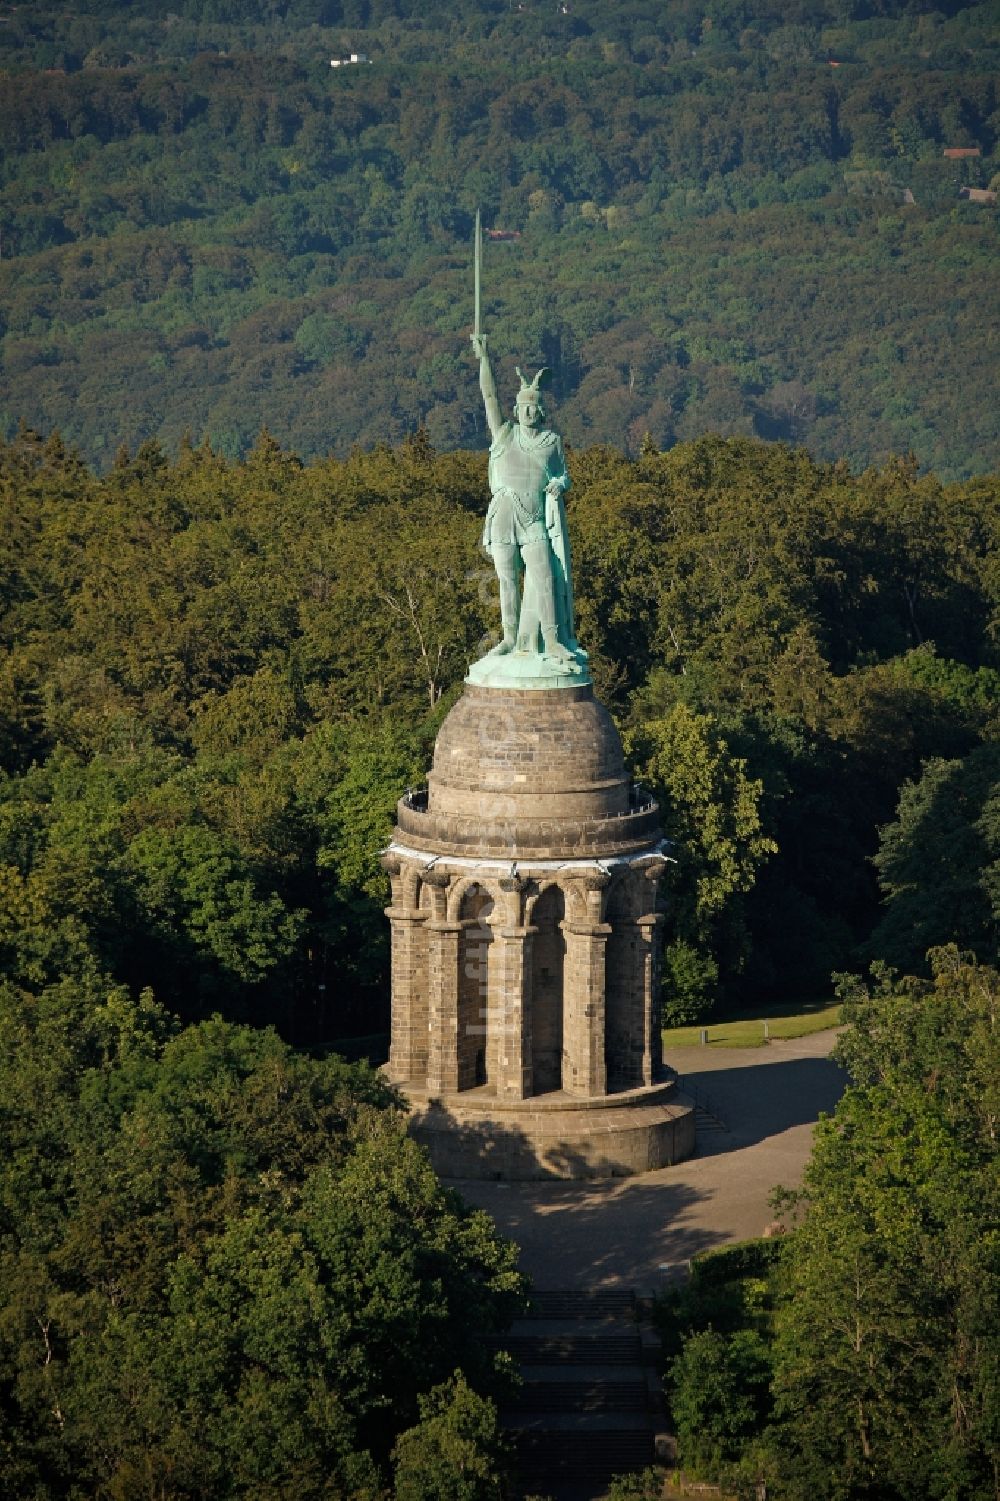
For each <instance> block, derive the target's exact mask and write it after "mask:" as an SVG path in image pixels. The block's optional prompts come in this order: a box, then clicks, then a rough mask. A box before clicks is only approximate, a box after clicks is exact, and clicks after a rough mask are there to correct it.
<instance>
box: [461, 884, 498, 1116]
mask: <svg viewBox="0 0 1000 1501" xmlns="http://www.w3.org/2000/svg"><path fill="white" fill-rule="evenodd" d="M492 912H493V899H492V897H491V896H490V894H489V892H488V891H486V890H485V888H484V887H482V886H478V885H473V886H470V887H469V889H468V891H467V892H466V893H465V895H464V897H463V898H462V906H461V910H460V912H459V921H460V922H461V924H462V932H461V934H460V935H459V943H458V1087H459V1089H474V1088H476V1086H477V1085H481V1084H488V1083H489V1067H488V1063H487V1052H486V1038H487V1030H488V1022H489V999H490V944H491V943H492V942H493V929H492V928H491V927H490V924H489V918H490V916H491V915H492Z"/></svg>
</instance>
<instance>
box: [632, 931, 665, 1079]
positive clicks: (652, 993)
mask: <svg viewBox="0 0 1000 1501" xmlns="http://www.w3.org/2000/svg"><path fill="white" fill-rule="evenodd" d="M662 922H663V916H662V914H661V913H659V912H651V913H649V915H648V916H646V917H640V918H637V919H636V924H635V926H636V930H637V933H638V940H637V942H636V957H637V964H636V971H637V973H636V979H637V981H638V984H637V989H638V990H639V996H640V997H641V1005H642V1079H641V1082H642V1083H643V1084H652V1082H653V1079H654V1077H655V1074H656V1070H657V1069H658V1068H659V1066H660V1062H661V1058H662V1052H663V1039H662V1037H661V1035H660V1006H659V968H660V966H659V947H660V941H659V940H660V935H659V931H658V930H659V927H660V924H661V923H662ZM637 999H638V997H637ZM637 1082H639V1081H637Z"/></svg>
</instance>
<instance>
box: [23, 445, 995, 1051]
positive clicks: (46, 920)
mask: <svg viewBox="0 0 1000 1501" xmlns="http://www.w3.org/2000/svg"><path fill="white" fill-rule="evenodd" d="M2 461H3V503H4V535H5V541H6V543H7V544H8V546H9V552H10V556H11V557H12V558H14V559H16V565H15V569H14V571H13V573H12V574H11V575H10V576H9V578H8V581H7V585H6V587H5V594H4V606H5V608H4V615H3V620H2V643H3V648H4V652H5V656H4V661H3V668H2V678H0V733H2V740H3V758H4V764H5V766H6V767H7V768H8V775H7V777H6V778H5V779H4V781H3V782H2V783H0V861H2V862H3V868H4V870H5V871H6V877H5V878H6V880H7V882H8V888H7V890H8V897H9V900H10V901H11V903H12V904H13V906H12V908H11V910H12V911H13V912H15V913H16V914H17V917H16V919H14V918H12V919H11V926H10V927H9V929H7V930H5V933H4V937H3V942H4V944H5V945H6V946H7V948H6V953H7V957H8V960H9V961H10V963H11V964H12V965H13V968H14V972H16V973H18V974H20V975H22V976H23V977H24V978H26V979H29V980H30V981H31V982H32V983H39V982H44V983H49V982H53V981H55V980H56V979H57V978H58V977H59V975H61V974H62V973H64V972H65V970H66V968H67V966H70V967H73V966H79V965H84V964H86V963H89V962H91V961H92V962H94V963H96V964H98V965H99V966H100V967H102V968H103V969H105V970H107V971H109V972H110V973H112V974H113V975H114V976H115V978H116V980H118V981H120V982H121V983H125V984H128V985H129V986H131V987H132V989H133V990H134V992H135V993H138V992H139V991H140V990H141V989H142V988H143V987H144V986H147V985H151V986H152V987H153V988H154V990H155V992H156V995H157V997H158V999H159V1000H160V1001H162V1002H163V1003H165V1004H166V1005H168V1006H169V1008H170V1009H171V1010H172V1011H175V1012H177V1013H179V1014H181V1015H183V1016H184V1017H186V1018H187V1019H191V1020H194V1019H198V1018H200V1017H203V1016H206V1015H210V1014H211V1013H212V1012H213V1011H215V1010H217V1009H221V1010H222V1011H223V1013H224V1014H226V1015H227V1016H230V1017H232V1018H234V1019H240V1020H247V1021H271V1022H275V1023H276V1024H277V1025H278V1026H279V1027H280V1028H281V1029H282V1030H283V1031H284V1032H285V1033H286V1035H287V1036H288V1037H289V1038H291V1039H293V1040H296V1041H298V1042H300V1043H301V1042H304V1043H323V1044H325V1043H328V1042H329V1041H330V1040H331V1038H335V1037H341V1036H343V1035H345V1034H347V1033H370V1032H376V1031H380V1030H382V1028H383V1026H384V1023H385V1008H386V996H387V992H388V987H387V974H386V966H387V949H386V932H385V929H386V923H385V920H384V918H383V916H382V912H381V907H382V904H383V901H384V898H385V882H384V877H383V874H382V872H381V870H380V869H379V867H378V863H377V855H378V851H379V849H380V848H381V847H382V846H384V844H385V843H386V842H387V839H388V834H389V831H390V829H391V827H392V815H393V809H394V806H395V800H396V798H397V797H398V796H399V795H400V794H401V792H402V791H403V789H404V788H405V787H406V786H407V785H408V784H412V785H419V783H420V782H421V780H422V778H423V777H424V775H425V773H426V768H427V765H428V762H429V757H430V751H431V747H432V743H433V737H434V734H435V732H436V729H437V726H438V724H439V723H440V720H441V717H442V715H443V713H444V712H445V711H446V710H447V708H448V707H449V706H450V704H451V703H452V702H453V701H454V696H455V695H456V694H457V693H458V692H459V691H460V687H461V682H462V678H463V676H464V673H465V670H466V666H467V663H468V662H469V661H470V660H471V659H472V658H473V657H474V656H476V655H477V654H478V653H479V651H480V650H481V649H482V646H483V644H484V642H485V641H486V640H487V639H488V633H489V632H490V630H492V629H494V628H495V625H496V610H497V606H496V599H495V595H496V587H495V576H494V572H493V569H492V566H491V565H490V563H489V562H488V560H487V559H486V558H485V557H484V556H483V555H482V554H481V553H480V551H479V549H478V538H479V533H480V528H481V517H482V512H483V497H484V493H485V490H486V475H485V456H483V455H473V454H465V453H461V452H459V453H453V454H438V453H436V452H435V451H434V449H433V448H432V447H431V446H430V445H429V444H428V442H427V440H426V437H425V435H423V434H417V435H416V437H415V438H414V439H412V440H411V441H410V442H408V443H406V444H404V445H402V447H400V448H399V449H396V450H389V449H385V448H383V449H378V450H376V451H375V452H373V453H371V454H368V455H364V454H362V453H360V452H356V453H355V454H353V455H352V456H350V457H349V458H348V459H346V460H335V459H327V460H323V461H320V462H317V463H314V464H311V465H307V466H303V464H302V462H301V461H300V460H299V459H297V458H296V457H295V456H293V455H291V454H289V453H286V452H284V451H283V450H282V449H281V448H280V447H279V446H278V445H277V444H276V443H275V441H274V440H273V439H272V438H270V437H268V436H267V435H266V434H265V435H261V437H260V438H259V439H258V441H257V443H256V445H255V446H254V448H253V450H252V451H251V453H250V454H249V456H248V457H247V459H246V460H245V461H242V462H233V461H230V460H227V459H225V458H224V457H222V456H220V455H218V454H216V453H215V452H213V451H212V450H211V449H210V448H209V447H208V446H203V447H200V448H197V449H195V448H191V447H184V448H183V449H182V451H181V453H180V455H179V457H178V459H177V460H176V461H169V460H168V459H166V458H165V457H164V455H163V453H162V452H161V451H160V450H159V449H158V448H157V447H156V446H155V445H153V444H147V445H145V446H144V447H143V448H141V449H140V450H139V451H138V452H137V453H136V454H135V455H131V456H130V455H129V454H128V453H127V452H125V451H122V452H120V453H119V455H118V458H117V459H116V462H115V464H114V466H113V467H112V469H111V471H110V473H109V474H108V475H107V476H106V477H104V478H98V477H97V476H95V475H94V473H93V472H92V471H90V470H89V469H88V468H87V467H86V466H85V465H84V464H83V463H82V462H81V461H80V460H79V458H77V457H76V456H75V455H74V454H73V453H72V452H71V451H70V450H68V449H67V448H66V447H65V446H64V445H63V443H62V442H61V440H60V439H58V438H55V437H53V438H50V439H48V440H43V439H41V438H37V437H35V436H34V435H32V434H30V433H27V432H25V433H22V434H21V435H20V436H19V437H18V438H17V439H15V441H14V442H13V443H12V444H10V445H7V446H6V447H5V448H4V449H3V453H2ZM569 463H570V469H571V472H572V474H573V478H574V487H573V489H572V490H571V492H570V495H569V501H568V510H569V524H570V530H571V536H572V544H573V551H574V572H575V575H576V579H577V591H578V612H577V619H578V625H579V633H580V638H581V640H582V641H584V642H586V645H587V647H588V649H589V650H590V652H591V655H592V663H593V669H594V676H595V681H596V684H597V689H598V692H599V694H600V696H601V697H602V698H603V699H604V700H605V701H606V702H607V703H609V705H610V706H611V707H612V709H613V710H614V712H615V713H616V715H617V716H618V718H619V721H620V723H621V724H622V727H623V730H624V733H625V738H626V743H627V745H628V747H629V749H630V752H631V755H632V759H633V764H634V765H635V767H636V770H637V771H638V773H639V774H640V775H641V776H642V777H643V778H644V779H645V780H646V781H647V782H649V783H650V784H651V785H653V786H654V787H655V788H656V790H657V792H658V794H659V796H660V797H661V799H662V800H663V803H664V808H665V813H666V819H667V827H668V832H669V833H670V834H671V836H672V837H674V838H675V839H676V840H677V841H678V845H679V847H680V851H681V863H680V865H679V866H678V867H677V868H676V872H675V874H674V876H673V878H672V880H673V890H672V893H671V907H672V919H671V945H670V947H669V948H668V965H667V970H668V986H667V994H666V1004H667V1007H668V1010H670V1012H671V1013H672V1014H674V1015H676V1016H678V1017H680V1016H694V1015H698V1014H701V1013H703V1012H704V1010H705V1009H706V1008H707V1007H708V1006H710V1005H711V1003H712V1000H713V999H714V998H715V997H716V996H717V995H718V994H720V993H723V994H725V995H726V996H727V997H728V998H729V999H730V1000H737V1001H738V1000H740V999H743V1000H746V999H751V998H753V997H755V996H757V995H760V994H768V995H771V996H774V995H777V994H780V993H783V994H786V995H793V996H794V995H801V994H803V993H817V992H822V991H824V990H825V989H826V988H827V986H828V984H829V976H830V972H831V970H832V969H834V968H838V967H840V968H842V967H845V966H846V965H848V964H850V963H851V962H853V961H856V960H857V959H858V957H859V956H860V957H863V956H864V954H865V953H866V952H867V951H868V948H869V946H870V945H871V944H873V943H874V945H875V948H874V950H873V952H876V953H878V954H881V955H884V956H885V957H888V958H890V959H891V960H892V962H894V963H897V964H899V965H901V966H903V967H907V968H912V967H914V966H919V965H920V964H921V963H922V962H923V955H924V952H925V950H926V949H927V948H929V947H930V946H932V945H933V944H938V943H942V942H949V941H953V940H954V941H958V942H960V943H961V944H962V945H963V947H968V948H972V949H975V950H976V951H978V952H979V954H980V957H981V958H983V959H989V958H990V956H991V955H993V954H995V950H996V937H997V913H998V905H997V901H998V897H997V888H996V882H995V876H994V874H991V872H995V868H996V865H995V862H996V861H997V859H998V858H1000V822H998V806H997V796H996V791H997V780H998V767H997V757H996V744H995V739H996V731H997V724H998V719H997V714H998V703H1000V691H998V690H1000V672H998V665H1000V664H998V661H997V634H996V633H997V627H998V624H1000V613H998V608H1000V573H998V567H997V558H998V556H1000V549H998V540H1000V536H998V534H1000V493H998V489H997V483H996V480H995V479H993V478H984V479H980V480H974V481H969V482H966V483H965V484H962V485H953V486H948V487H942V486H941V485H940V484H939V483H938V482H937V481H936V480H935V479H933V478H930V477H923V478H921V477H919V476H918V475H917V474H916V473H915V471H914V469H913V468H912V466H909V465H907V464H906V463H903V462H900V461H896V462H894V463H892V464H891V465H890V466H888V467H886V468H883V469H875V470H870V471H868V472H866V473H865V474H863V475H861V476H852V474H851V472H850V470H849V469H848V468H847V467H846V466H844V465H839V464H838V465H832V466H830V465H819V464H816V463H815V462H813V461H811V460H810V459H809V458H808V457H807V455H806V454H805V453H804V452H802V451H795V450H791V449H789V448H786V447H784V446H781V445H768V444H763V443H760V442H758V441H754V440H750V439H742V438H734V439H728V440H726V439H721V438H717V437H711V438H704V439H702V440H700V441H699V442H697V443H695V444H678V445H677V446H676V447H675V448H673V449H671V450H670V451H669V452H668V453H663V454H661V453H658V452H657V451H656V450H655V449H654V448H652V446H647V447H646V448H645V449H644V450H643V452H642V453H640V455H639V456H638V458H636V459H634V460H629V459H627V458H625V457H624V456H623V455H622V454H621V453H619V452H616V451H614V450H612V449H605V448H595V449H589V450H582V451H573V450H571V451H570V456H569ZM897 805H898V813H897ZM880 831H881V844H880V842H879V840H880ZM875 856H877V860H876V863H875V865H873V864H872V857H875ZM876 867H877V868H876ZM876 876H878V878H879V879H880V880H881V882H882V889H883V894H884V901H885V905H884V906H880V905H879V892H878V888H877V884H876ZM873 935H874V936H873Z"/></svg>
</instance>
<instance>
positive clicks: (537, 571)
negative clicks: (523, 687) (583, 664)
mask: <svg viewBox="0 0 1000 1501" xmlns="http://www.w3.org/2000/svg"><path fill="white" fill-rule="evenodd" d="M521 557H522V558H523V560H524V572H525V590H526V591H527V590H528V589H531V590H532V592H533V594H534V598H535V602H536V604H537V607H538V619H539V622H540V624H541V627H542V640H543V642H544V643H545V647H544V652H543V655H544V656H546V657H550V658H552V660H553V661H556V662H572V661H574V660H575V659H574V657H573V653H572V652H571V651H569V650H568V649H567V648H566V647H565V646H564V645H563V643H562V642H561V641H560V640H559V626H558V620H557V616H556V595H555V586H554V583H553V579H552V548H551V546H550V544H549V542H548V541H547V540H542V541H539V542H526V543H525V544H524V546H523V547H522V548H521Z"/></svg>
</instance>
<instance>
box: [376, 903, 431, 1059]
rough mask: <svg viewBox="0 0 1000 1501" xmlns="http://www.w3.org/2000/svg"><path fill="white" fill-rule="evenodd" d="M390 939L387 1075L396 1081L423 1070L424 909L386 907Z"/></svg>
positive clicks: (425, 970)
mask: <svg viewBox="0 0 1000 1501" xmlns="http://www.w3.org/2000/svg"><path fill="white" fill-rule="evenodd" d="M385 915H386V917H388V919H389V924H390V932H391V935H392V937H391V941H392V948H391V953H392V1033H391V1038H390V1043H389V1077H390V1078H391V1079H392V1080H394V1081H395V1082H396V1083H404V1082H405V1081H407V1080H409V1079H422V1078H423V1077H424V1075H425V1074H426V1072H427V937H426V929H425V926H424V925H425V923H426V921H427V913H426V912H419V911H414V910H411V909H406V908H398V907H387V908H386V909H385Z"/></svg>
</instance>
